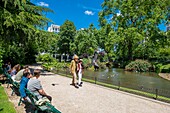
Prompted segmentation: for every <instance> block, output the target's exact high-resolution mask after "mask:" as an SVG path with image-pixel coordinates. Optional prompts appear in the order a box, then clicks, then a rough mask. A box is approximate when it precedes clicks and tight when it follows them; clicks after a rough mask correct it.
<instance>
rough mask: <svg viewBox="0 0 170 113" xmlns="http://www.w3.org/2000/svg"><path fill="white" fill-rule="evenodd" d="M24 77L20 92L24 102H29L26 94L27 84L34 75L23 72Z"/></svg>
mask: <svg viewBox="0 0 170 113" xmlns="http://www.w3.org/2000/svg"><path fill="white" fill-rule="evenodd" d="M23 73H24V74H23V77H22V79H21V81H20V87H19V92H20V95H21V97H22V98H23V99H24V100H28V98H27V96H26V93H25V88H27V83H28V81H29V79H30V78H31V77H32V74H31V73H29V72H26V71H25V72H23Z"/></svg>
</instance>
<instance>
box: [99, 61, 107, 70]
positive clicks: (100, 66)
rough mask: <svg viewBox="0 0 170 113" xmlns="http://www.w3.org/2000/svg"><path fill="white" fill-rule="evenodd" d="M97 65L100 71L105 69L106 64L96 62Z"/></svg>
mask: <svg viewBox="0 0 170 113" xmlns="http://www.w3.org/2000/svg"><path fill="white" fill-rule="evenodd" d="M97 64H98V65H99V68H100V69H106V63H105V62H97Z"/></svg>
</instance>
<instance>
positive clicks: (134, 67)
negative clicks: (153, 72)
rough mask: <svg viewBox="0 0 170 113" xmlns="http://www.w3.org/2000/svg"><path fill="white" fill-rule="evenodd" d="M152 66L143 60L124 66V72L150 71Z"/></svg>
mask: <svg viewBox="0 0 170 113" xmlns="http://www.w3.org/2000/svg"><path fill="white" fill-rule="evenodd" d="M151 67H152V65H151V64H150V63H149V62H148V61H145V60H135V61H132V62H131V63H129V64H128V65H126V67H125V70H127V71H137V72H146V71H150V68H151Z"/></svg>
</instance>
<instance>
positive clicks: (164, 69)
mask: <svg viewBox="0 0 170 113" xmlns="http://www.w3.org/2000/svg"><path fill="white" fill-rule="evenodd" d="M160 72H161V73H170V64H167V65H163V66H161V67H160Z"/></svg>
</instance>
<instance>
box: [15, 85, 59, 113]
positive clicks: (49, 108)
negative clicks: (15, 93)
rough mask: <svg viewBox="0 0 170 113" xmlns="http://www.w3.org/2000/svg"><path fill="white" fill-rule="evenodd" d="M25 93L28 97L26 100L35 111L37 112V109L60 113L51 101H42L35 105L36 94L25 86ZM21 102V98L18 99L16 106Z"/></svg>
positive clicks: (47, 112) (49, 112) (48, 112)
mask: <svg viewBox="0 0 170 113" xmlns="http://www.w3.org/2000/svg"><path fill="white" fill-rule="evenodd" d="M25 93H26V95H27V97H28V98H29V100H28V102H29V103H30V104H31V105H32V106H33V107H34V108H35V113H38V111H41V112H43V113H44V112H46V113H61V112H60V111H59V110H57V109H56V108H55V107H54V106H53V105H51V103H49V102H44V103H43V104H42V105H37V103H36V102H37V101H38V98H37V96H36V95H34V94H33V93H31V92H30V91H29V90H28V89H26V88H25ZM21 102H23V100H22V98H20V101H19V103H18V106H20V103H21Z"/></svg>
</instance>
